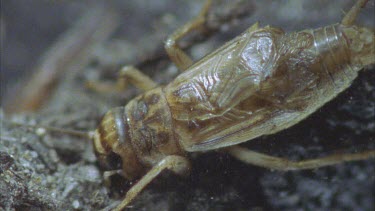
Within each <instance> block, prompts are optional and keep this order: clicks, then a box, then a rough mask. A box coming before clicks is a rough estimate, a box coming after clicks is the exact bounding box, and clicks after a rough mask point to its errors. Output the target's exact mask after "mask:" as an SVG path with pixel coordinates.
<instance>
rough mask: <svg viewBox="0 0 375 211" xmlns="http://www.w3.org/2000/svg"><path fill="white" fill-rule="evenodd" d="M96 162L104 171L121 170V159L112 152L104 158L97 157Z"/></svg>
mask: <svg viewBox="0 0 375 211" xmlns="http://www.w3.org/2000/svg"><path fill="white" fill-rule="evenodd" d="M98 161H99V165H100V166H101V167H102V169H103V170H104V171H109V170H118V169H121V168H122V159H121V157H120V156H119V155H118V154H116V153H114V152H111V153H110V154H108V155H105V156H98Z"/></svg>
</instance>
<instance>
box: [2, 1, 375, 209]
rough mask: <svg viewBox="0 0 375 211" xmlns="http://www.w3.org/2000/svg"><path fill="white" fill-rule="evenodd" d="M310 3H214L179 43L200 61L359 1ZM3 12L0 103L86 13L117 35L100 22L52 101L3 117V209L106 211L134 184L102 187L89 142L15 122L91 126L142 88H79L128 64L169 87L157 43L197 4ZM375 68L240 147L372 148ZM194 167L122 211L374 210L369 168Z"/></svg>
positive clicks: (76, 5) (295, 153)
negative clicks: (263, 29)
mask: <svg viewBox="0 0 375 211" xmlns="http://www.w3.org/2000/svg"><path fill="white" fill-rule="evenodd" d="M215 2H216V1H215ZM311 2H312V1H308V0H303V1H297V0H289V1H279V2H275V1H268V0H267V1H252V0H247V1H235V3H233V1H217V4H215V6H214V8H213V9H212V11H211V13H210V27H211V31H209V32H210V33H208V34H204V35H201V34H193V35H192V36H191V37H189V39H188V40H186V41H185V42H183V44H185V46H186V47H189V53H190V54H191V55H192V56H193V57H194V58H195V59H199V58H200V57H201V56H203V55H205V54H206V53H208V52H210V51H212V49H215V48H216V47H218V46H220V45H221V44H222V43H224V42H225V41H226V40H229V39H231V38H233V37H234V36H235V35H237V34H239V33H240V32H241V31H243V30H244V29H246V28H247V27H249V26H250V25H251V24H252V23H254V22H255V21H260V24H261V26H265V25H273V26H279V27H281V28H283V29H284V30H285V31H292V30H300V29H305V28H314V27H319V26H324V25H328V24H330V23H336V22H339V21H340V18H341V17H342V11H347V10H348V8H350V6H351V5H352V4H353V2H354V1H351V0H345V1H323V0H319V1H314V3H311ZM1 3H2V11H1V23H2V24H1V27H2V30H1V42H2V51H4V52H5V54H3V53H2V55H1V57H2V59H1V66H2V67H1V74H2V75H1V103H2V104H1V105H2V106H5V105H6V104H7V103H6V101H7V99H10V98H11V97H12V95H17V94H15V92H14V91H13V88H12V87H14V85H16V84H18V86H19V87H21V88H22V85H23V83H24V82H22V80H21V78H24V77H25V75H26V77H29V78H30V77H31V76H32V75H33V73H34V72H33V71H35V70H38V67H40V65H39V66H38V64H41V63H43V62H45V60H46V58H49V57H48V55H50V54H51V52H55V51H54V50H51V48H50V46H53V45H55V44H56V43H57V42H59V41H60V40H62V39H63V36H61V35H62V34H63V33H64V32H65V31H67V30H69V29H72V25H74V24H76V22H77V20H78V19H79V17H80V16H81V15H82V14H86V13H90V11H91V13H93V12H92V11H98V10H99V11H101V13H100V14H102V15H103V18H99V19H98V20H99V21H100V20H104V19H105V20H108V23H110V24H112V25H111V26H113V28H111V27H109V26H108V25H107V28H105V27H106V26H104V25H105V24H107V22H105V23H102V22H98V23H96V24H97V25H98V26H101V24H102V25H103V27H104V28H105V29H102V31H100V30H99V31H100V32H103V31H105V30H107V31H105V32H107V34H106V33H104V32H103V33H101V34H100V33H99V35H98V36H97V37H96V38H95V39H94V41H93V42H92V43H91V44H90V45H89V46H88V47H86V48H85V50H84V51H82V52H80V53H78V55H79V57H78V56H77V58H79V59H77V58H71V60H74V62H70V63H69V61H66V60H64V62H65V63H62V64H60V63H59V65H60V66H59V68H58V70H59V71H60V72H62V73H60V72H59V73H58V74H57V75H58V79H57V80H56V81H54V86H52V87H53V88H51V91H50V90H48V92H46V93H48V94H49V95H47V94H46V99H47V100H46V101H45V103H44V106H43V108H42V109H40V110H39V111H35V112H29V113H27V114H13V115H9V114H7V113H6V112H5V111H4V110H1V114H0V119H1V128H0V131H1V137H0V138H1V139H0V210H99V209H102V208H105V207H108V206H111V205H113V204H114V203H116V202H118V201H119V200H121V199H122V197H123V195H124V194H125V192H126V191H127V189H128V188H129V186H130V185H131V184H130V183H129V182H128V181H125V180H124V179H122V178H121V177H120V176H117V175H115V176H112V177H111V179H110V184H109V185H108V184H107V185H106V184H104V180H103V177H102V171H101V170H100V169H99V168H98V165H97V161H96V158H95V155H94V153H93V149H92V145H91V143H89V142H88V141H87V140H84V139H82V138H77V137H73V136H71V135H62V134H59V133H53V132H48V131H47V132H45V131H41V130H36V129H32V128H27V127H21V126H18V125H14V124H12V122H19V123H24V124H39V125H46V126H55V127H61V128H65V129H75V130H81V131H88V130H92V129H94V128H95V127H96V125H97V124H98V122H99V121H100V119H101V117H102V115H103V114H104V113H105V112H106V111H107V110H108V109H110V108H112V107H116V106H121V105H124V104H126V102H127V101H129V99H131V98H133V97H134V96H136V95H137V94H139V93H140V91H139V90H137V89H135V88H134V87H129V89H127V90H126V91H125V92H120V93H112V94H102V93H97V92H94V91H92V90H90V89H87V88H86V87H85V81H87V80H106V81H113V80H114V79H115V76H116V72H117V71H118V69H119V68H120V67H121V66H123V65H129V64H135V65H137V67H139V68H140V69H142V70H143V71H144V72H145V73H146V74H148V75H149V76H150V77H152V78H153V79H155V81H157V82H158V83H160V84H166V83H168V81H171V80H172V79H173V78H174V77H175V76H176V75H177V74H178V70H177V69H176V67H175V66H174V65H173V64H171V63H170V61H169V60H168V58H167V57H166V55H165V53H164V51H163V48H162V47H163V41H164V40H165V38H166V36H167V35H168V34H170V33H171V32H173V30H174V29H176V28H177V27H178V26H181V25H182V24H183V23H185V22H186V21H187V20H189V19H190V18H191V17H193V16H194V15H196V14H197V13H198V12H199V9H200V8H201V6H202V4H201V2H200V1H198V0H194V1H178V2H175V1H171V0H159V1H152V3H150V2H149V1H109V3H106V4H104V3H100V4H99V3H98V4H97V5H96V6H93V5H91V4H90V5H88V3H87V2H86V1H82V2H79V1H75V2H70V1H44V0H38V1H33V3H32V4H25V3H24V1H2V2H1ZM236 5H237V6H236ZM93 8H94V9H93ZM98 8H99V9H98ZM373 8H374V1H370V2H369V4H368V6H367V7H366V8H365V9H364V10H363V12H362V13H361V16H360V17H359V20H358V22H359V23H361V24H363V25H367V26H372V27H374V26H375V23H374V14H373ZM232 14H237V17H232V16H233V15H232ZM322 14H324V15H322ZM88 17H91V18H92V19H93V18H94V17H93V16H90V15H89V16H88ZM106 18H108V19H106ZM92 19H90V20H92ZM228 19H230V20H231V21H228ZM86 20H87V19H86ZM90 20H88V21H90ZM95 20H96V19H95ZM94 23H95V22H94ZM94 26H95V24H94ZM94 28H95V27H94ZM95 33H97V32H95ZM208 35H212V36H208ZM67 36H70V37H74V36H73V35H69V34H68V35H67ZM203 41H204V42H203ZM192 44H194V45H192ZM190 45H191V46H192V47H190ZM82 46H84V44H82ZM83 48H84V47H82V49H83ZM46 52H47V53H48V55H47V53H46ZM68 63H69V65H65V64H68ZM374 70H375V69H374V68H373V67H370V68H368V69H366V70H365V71H362V72H361V73H360V74H359V77H358V78H357V79H356V80H355V82H354V83H353V85H352V86H351V87H350V88H349V89H347V90H346V91H345V92H343V93H342V94H340V95H339V96H338V97H337V98H336V99H334V100H333V101H331V102H329V103H328V104H327V105H325V106H324V107H323V108H322V109H320V110H319V111H317V112H316V113H315V114H313V115H312V116H310V117H309V118H307V119H306V120H304V121H302V122H301V123H299V124H297V125H296V126H294V127H292V128H290V129H287V130H285V131H282V132H280V133H278V134H275V135H272V136H267V137H261V138H258V139H255V140H252V141H250V142H247V143H245V144H244V146H246V147H249V148H251V149H254V150H257V151H260V152H265V153H269V154H272V155H278V156H282V157H288V158H291V159H301V158H312V157H319V156H324V155H328V154H331V153H337V152H355V151H363V150H368V149H375V138H374V137H375V124H374V123H375V122H374V119H375V92H374V89H375V88H374V87H375V74H374ZM48 96H49V97H48ZM8 106H9V105H8ZM12 106H16V105H11V107H12ZM191 160H192V165H193V169H192V172H191V174H190V175H188V176H186V177H178V176H176V175H174V174H172V173H170V172H164V173H163V174H162V175H161V176H160V177H158V178H157V179H156V180H154V181H153V182H152V183H151V184H150V185H149V186H148V187H147V188H146V189H145V190H144V191H143V192H142V194H140V195H139V196H138V197H137V198H136V199H135V201H134V203H132V205H131V207H130V208H129V210H173V211H174V210H193V211H194V210H197V211H198V210H199V211H201V210H219V211H220V210H223V211H225V210H374V209H375V205H374V201H375V196H374V192H373V189H374V180H375V167H374V166H375V165H374V164H375V163H374V160H366V161H359V162H352V163H345V164H340V165H335V166H329V167H325V168H320V169H316V170H305V171H295V172H279V171H269V170H266V169H263V168H259V167H254V166H249V165H245V164H243V163H241V162H239V161H237V160H235V159H234V158H232V157H230V156H228V155H226V154H222V153H218V152H215V151H212V152H208V153H199V154H198V153H197V154H192V155H191Z"/></svg>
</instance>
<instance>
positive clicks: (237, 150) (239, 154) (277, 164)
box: [225, 146, 375, 171]
mask: <svg viewBox="0 0 375 211" xmlns="http://www.w3.org/2000/svg"><path fill="white" fill-rule="evenodd" d="M225 151H226V152H228V153H229V154H230V155H232V156H233V157H235V158H237V159H238V160H240V161H242V162H244V163H248V164H252V165H255V166H261V167H264V168H268V169H274V170H281V171H290V170H302V169H315V168H320V167H323V166H329V165H335V164H339V163H343V162H348V161H357V160H366V159H369V158H375V150H370V151H365V152H360V153H353V154H334V155H330V156H326V157H321V158H315V159H307V160H301V161H292V160H288V159H284V158H279V157H274V156H270V155H267V154H262V153H258V152H254V151H251V150H249V149H246V148H244V147H240V146H233V147H228V148H226V149H225Z"/></svg>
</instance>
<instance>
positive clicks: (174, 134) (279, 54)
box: [93, 0, 375, 209]
mask: <svg viewBox="0 0 375 211" xmlns="http://www.w3.org/2000/svg"><path fill="white" fill-rule="evenodd" d="M365 3H366V1H363V0H360V1H358V2H357V4H356V5H355V6H353V8H352V9H351V11H350V12H349V13H348V14H347V15H346V17H345V18H344V19H343V21H342V22H341V23H339V24H334V25H331V26H326V27H323V28H318V29H309V30H303V31H299V32H292V33H288V34H286V33H284V32H283V31H282V30H280V29H277V28H273V27H268V26H267V27H265V28H259V26H258V24H254V25H253V26H252V27H250V28H249V29H248V30H247V31H245V32H244V33H242V34H241V35H240V36H238V37H236V38H235V39H233V40H232V41H230V42H228V43H227V44H225V45H224V46H222V47H221V48H219V49H218V50H216V51H214V52H213V53H211V54H209V55H207V56H206V57H204V58H203V59H201V60H200V61H198V62H196V63H194V64H192V62H191V59H190V58H189V57H188V56H187V55H186V54H185V53H184V52H183V51H182V50H181V49H180V48H179V47H178V46H177V44H176V40H178V39H179V38H180V37H182V36H183V35H184V34H186V33H187V32H188V31H190V30H191V29H194V28H197V27H200V26H201V25H202V24H203V22H204V21H202V17H204V15H205V12H206V10H207V8H208V5H209V3H208V4H207V5H206V7H205V9H204V10H203V12H202V13H201V14H200V16H199V17H198V18H197V19H195V20H193V21H191V22H189V23H188V24H187V25H186V26H185V27H183V28H182V29H180V30H178V31H177V32H176V33H175V34H173V35H172V36H171V37H170V39H168V41H167V42H166V49H167V52H168V54H169V56H170V57H171V59H172V60H173V61H174V62H175V63H176V65H177V66H178V67H180V68H181V69H186V70H185V71H184V72H183V73H182V74H181V75H179V76H178V77H177V78H176V79H175V80H174V81H172V82H171V83H169V84H168V85H166V86H163V87H160V86H159V87H156V88H155V86H156V85H155V84H154V83H153V82H152V81H150V82H149V83H148V84H147V82H146V83H144V82H143V83H142V81H144V80H149V79H148V78H146V76H144V75H142V74H141V73H140V72H139V71H138V70H137V69H135V68H132V67H131V68H129V67H127V68H125V69H123V72H122V73H123V75H124V76H127V77H128V79H129V80H130V81H132V82H134V83H135V84H138V85H139V86H143V88H144V89H146V90H148V91H146V92H145V93H143V94H142V95H140V96H138V97H136V98H135V99H133V100H131V101H130V102H129V103H128V104H127V105H126V106H125V107H118V108H114V109H112V110H110V111H109V112H108V113H107V114H106V115H105V116H104V118H103V120H102V122H101V124H100V125H99V127H98V128H97V129H96V130H95V133H94V136H93V139H94V145H95V151H96V154H97V155H98V159H99V160H100V162H101V163H102V164H103V165H105V166H107V167H111V166H116V165H118V164H117V163H116V162H115V161H117V160H114V159H112V158H113V156H118V157H120V158H121V161H122V166H121V167H120V168H121V169H122V172H123V175H124V177H126V178H127V179H129V180H133V179H135V178H138V177H140V176H142V175H145V176H143V177H142V179H141V180H139V182H138V183H137V184H136V185H135V186H133V187H132V188H131V189H130V190H129V192H128V193H127V195H126V197H125V199H124V201H123V202H122V203H121V204H120V205H119V206H118V208H117V209H122V208H124V207H125V206H126V205H127V204H129V203H130V201H131V200H132V199H133V198H134V197H135V196H136V195H137V194H138V193H139V192H140V191H141V190H142V189H143V188H144V187H145V186H146V185H147V184H148V183H149V182H150V181H151V180H152V179H153V178H154V177H156V176H157V175H158V174H159V173H160V172H161V171H162V170H164V169H170V170H172V171H174V172H176V173H180V174H183V173H185V172H186V171H188V170H189V161H188V159H187V153H188V152H194V151H206V150H212V149H218V148H225V149H226V150H227V151H228V153H230V154H231V155H233V156H235V157H236V158H238V159H240V160H242V161H244V162H247V163H251V164H254V165H259V166H264V167H267V168H272V169H281V170H290V169H304V168H316V167H320V166H325V165H330V164H335V163H339V162H343V161H349V160H359V159H366V158H370V157H374V156H375V151H368V152H363V153H357V154H344V155H339V156H335V155H333V156H329V157H325V158H319V159H313V160H307V161H300V162H292V161H286V160H284V159H281V158H276V157H272V156H268V155H264V154H260V153H257V152H253V151H250V150H247V149H243V148H240V147H238V146H233V145H236V144H239V143H242V142H245V141H248V140H251V139H254V138H256V137H258V136H261V135H266V134H272V133H276V132H278V131H280V130H283V129H286V128H288V127H290V126H292V125H294V124H296V123H298V122H299V121H301V120H302V119H304V118H306V117H307V116H308V115H310V114H311V113H313V112H314V111H316V110H317V109H318V108H320V107H321V106H322V105H324V104H325V103H326V102H328V101H329V100H331V99H332V98H334V97H335V96H336V95H337V94H339V93H340V92H341V91H343V90H344V89H346V88H347V87H348V86H349V85H350V84H351V83H352V81H353V80H354V79H355V78H356V76H357V73H358V71H359V70H361V69H362V68H363V67H365V66H366V65H369V64H373V63H375V52H374V43H375V36H374V31H372V30H371V29H368V28H364V27H358V26H355V25H353V22H354V20H355V17H356V15H357V14H358V12H359V10H360V7H362V6H364V4H365ZM203 19H204V18H203ZM114 162H115V163H114Z"/></svg>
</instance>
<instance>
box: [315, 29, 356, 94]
mask: <svg viewBox="0 0 375 211" xmlns="http://www.w3.org/2000/svg"><path fill="white" fill-rule="evenodd" d="M312 34H313V37H314V46H315V50H316V53H317V55H318V60H317V62H318V63H319V64H318V68H319V69H320V70H319V71H320V76H321V80H322V83H321V85H322V86H321V87H319V88H320V89H321V90H326V92H327V91H329V90H331V91H330V92H331V93H330V94H331V95H333V96H327V98H329V99H327V100H326V101H328V100H330V99H331V98H333V97H335V96H336V95H337V94H338V93H340V92H341V91H343V90H344V89H346V88H347V87H348V86H349V85H350V84H351V82H352V81H353V80H354V79H355V78H356V77H357V72H358V70H359V69H361V68H359V67H358V66H355V65H353V64H352V62H351V55H350V54H351V52H350V49H349V44H348V43H347V40H346V38H345V36H344V34H343V32H342V29H341V26H340V25H339V24H336V25H331V26H327V27H324V28H319V29H315V30H313V31H312ZM327 94H328V93H327ZM328 95H329V94H328Z"/></svg>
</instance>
